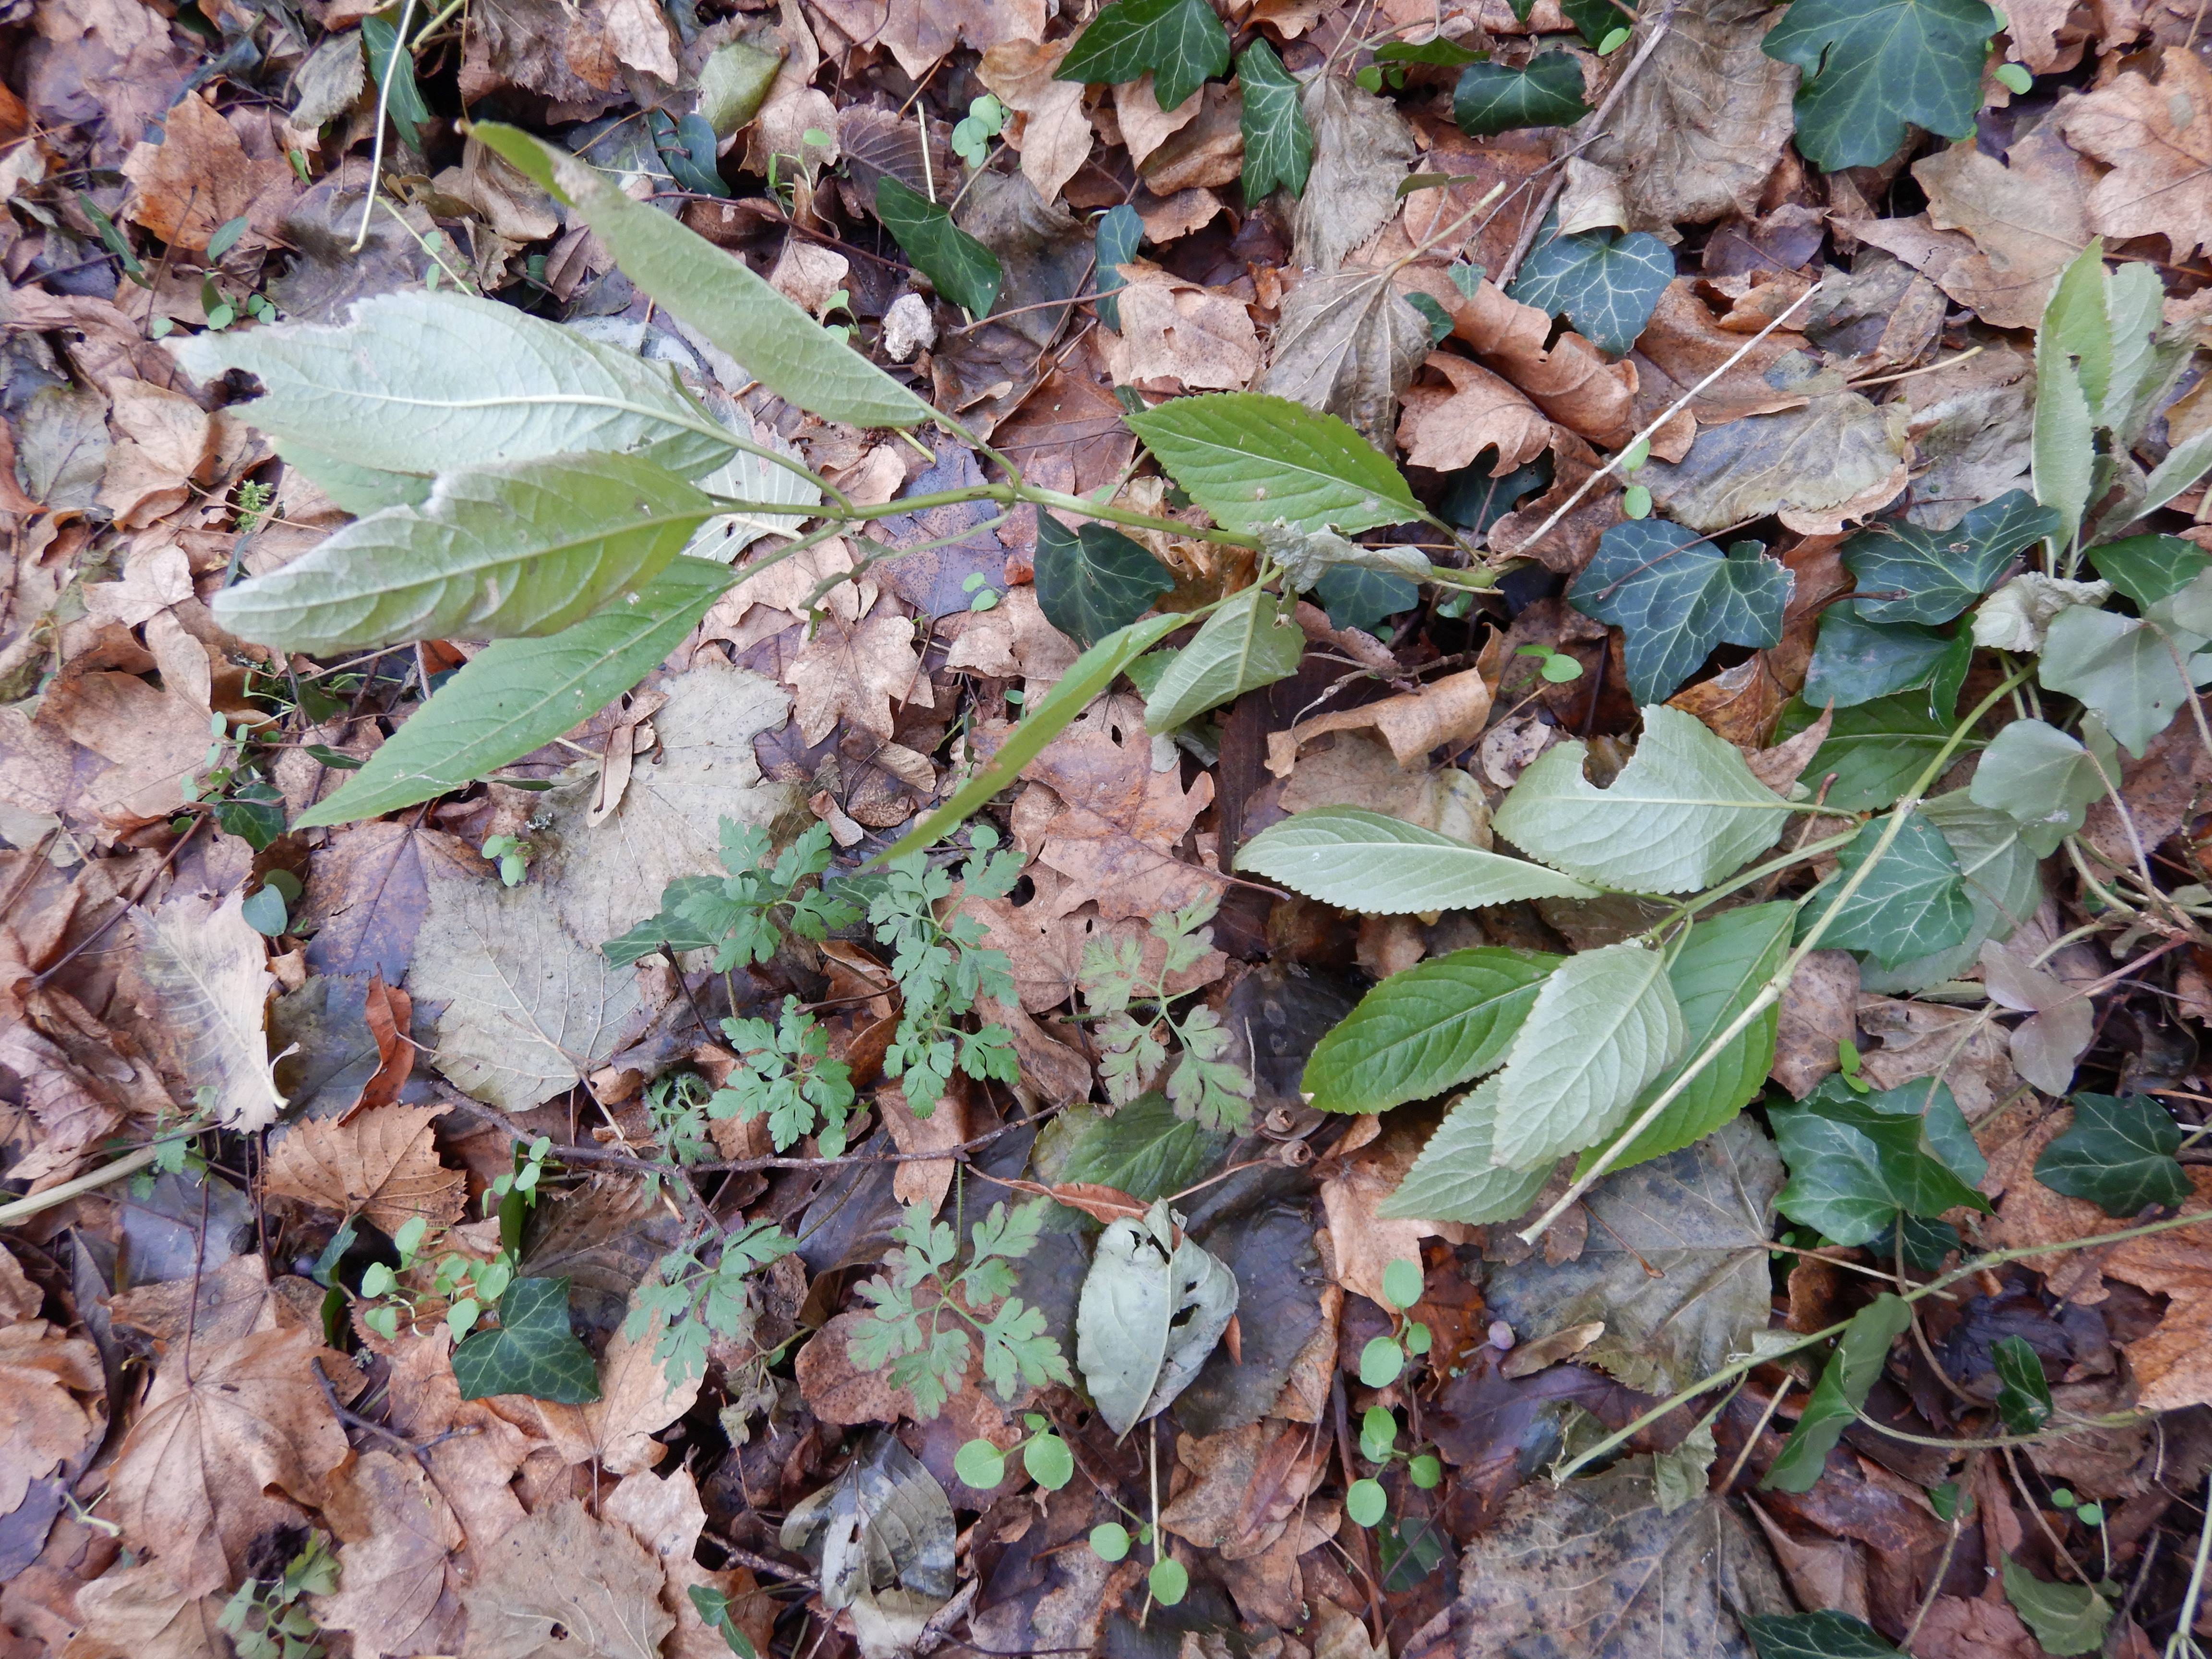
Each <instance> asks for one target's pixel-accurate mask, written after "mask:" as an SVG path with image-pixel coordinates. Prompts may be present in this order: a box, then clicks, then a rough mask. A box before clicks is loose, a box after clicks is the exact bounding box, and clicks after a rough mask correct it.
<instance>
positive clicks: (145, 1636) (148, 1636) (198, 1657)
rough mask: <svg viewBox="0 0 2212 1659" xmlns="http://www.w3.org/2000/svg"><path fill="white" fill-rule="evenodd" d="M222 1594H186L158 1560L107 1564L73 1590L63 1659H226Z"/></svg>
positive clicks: (228, 1646)
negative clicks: (72, 1627) (71, 1627)
mask: <svg viewBox="0 0 2212 1659" xmlns="http://www.w3.org/2000/svg"><path fill="white" fill-rule="evenodd" d="M228 1599H229V1598H228V1596H224V1595H187V1594H186V1593H185V1591H183V1590H181V1589H178V1588H177V1584H176V1582H175V1581H174V1580H173V1579H172V1578H171V1577H169V1575H168V1572H167V1569H166V1568H165V1567H164V1566H163V1565H162V1564H161V1562H159V1561H142V1562H140V1563H139V1564H138V1565H136V1566H131V1567H114V1568H110V1569H109V1570H108V1571H106V1572H104V1573H102V1574H101V1575H100V1577H97V1578H95V1579H94V1580H93V1581H92V1582H91V1583H88V1584H86V1585H83V1586H82V1588H80V1589H78V1590H77V1593H76V1609H75V1610H76V1616H77V1620H78V1626H77V1630H76V1634H75V1635H74V1636H72V1637H71V1638H70V1643H69V1645H68V1646H67V1647H66V1648H64V1649H63V1650H62V1651H63V1653H64V1656H65V1659H227V1656H228V1655H231V1654H233V1653H234V1652H235V1651H236V1650H234V1648H233V1647H232V1646H231V1644H230V1638H228V1636H226V1635H224V1634H223V1633H222V1631H221V1629H220V1627H219V1626H217V1625H216V1620H218V1619H220V1618H221V1617H222V1609H223V1603H224V1602H225V1601H228Z"/></svg>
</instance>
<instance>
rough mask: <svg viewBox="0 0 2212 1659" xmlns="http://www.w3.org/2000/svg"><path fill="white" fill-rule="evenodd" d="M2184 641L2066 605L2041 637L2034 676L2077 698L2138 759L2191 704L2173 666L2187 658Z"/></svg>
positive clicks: (2183, 681)
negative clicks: (2174, 718) (2184, 708)
mask: <svg viewBox="0 0 2212 1659" xmlns="http://www.w3.org/2000/svg"><path fill="white" fill-rule="evenodd" d="M2186 643H2187V641H2185V640H2176V641H2169V640H2168V639H2167V637H2166V635H2164V634H2162V633H2161V632H2160V630H2159V629H2156V628H2154V627H2153V626H2151V625H2150V624H2149V623H2146V622H2143V621H2142V620H2140V619H2139V618H2136V617H2123V616H2121V615H2119V614H2118V612H2116V611H2098V610H2095V609H2093V608H2092V607H2091V606H2088V605H2070V606H2069V607H2068V608H2067V609H2066V610H2064V611H2060V612H2059V613H2058V615H2057V617H2054V618H2053V619H2052V620H2051V630H2050V632H2049V633H2048V634H2046V635H2045V636H2044V641H2043V656H2042V659H2041V660H2040V661H2039V664H2038V665H2037V670H2036V672H2037V678H2039V679H2040V680H2041V682H2042V683H2043V685H2044V688H2045V690H2051V691H2062V692H2063V693H2065V694H2066V695H2067V696H2069V697H2075V698H2078V699H2080V701H2081V703H2082V705H2083V706H2084V707H2086V708H2088V709H2089V710H2091V711H2092V712H2093V714H2096V716H2097V717H2098V719H2100V720H2103V721H2104V723H2105V727H2106V730H2107V731H2109V732H2111V733H2112V736H2113V737H2114V738H2118V740H2119V741H2120V742H2121V743H2123V744H2125V745H2126V746H2127V748H2128V750H2129V752H2130V753H2131V754H2133V755H2135V756H2136V757H2137V758H2141V757H2142V753H2143V751H2144V750H2147V749H2148V748H2149V747H2150V740H2151V739H2152V738H2154V737H2156V736H2157V735H2158V734H2159V733H2160V732H2163V731H2165V730H2166V727H2167V726H2169V725H2171V724H2172V720H2173V717H2174V715H2175V714H2177V713H2178V712H2179V710H2180V708H2181V707H2182V705H2183V704H2184V703H2185V702H2187V701H2188V699H2189V682H2188V681H2187V680H2186V679H2185V678H2183V676H2182V671H2181V669H2180V666H2179V665H2178V664H2177V663H2176V662H2175V660H2174V659H2175V657H2176V655H2177V654H2179V655H2182V656H2184V657H2185V656H2186V655H2187V652H2186V651H2185V650H2184V649H2183V648H2182V647H2184V646H2185V644H2186ZM2191 648H2193V647H2191Z"/></svg>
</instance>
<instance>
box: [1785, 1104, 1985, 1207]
mask: <svg viewBox="0 0 2212 1659" xmlns="http://www.w3.org/2000/svg"><path fill="white" fill-rule="evenodd" d="M1767 1121H1768V1122H1769V1123H1770V1124H1771V1125H1772V1126H1773V1129H1774V1139H1775V1144H1776V1145H1777V1146H1779V1147H1780V1148H1781V1150H1782V1158H1783V1162H1784V1163H1785V1164H1788V1165H1789V1167H1790V1182H1789V1184H1788V1185H1787V1186H1785V1187H1784V1188H1783V1189H1782V1192H1781V1194H1780V1196H1779V1197H1778V1198H1777V1199H1776V1200H1775V1206H1776V1207H1777V1208H1778V1209H1779V1210H1780V1211H1781V1212H1782V1213H1783V1214H1784V1215H1786V1216H1788V1217H1789V1218H1790V1219H1791V1220H1792V1221H1795V1222H1797V1223H1799V1224H1800V1225H1803V1226H1807V1227H1812V1228H1814V1229H1816V1230H1817V1231H1819V1232H1820V1234H1821V1235H1822V1236H1823V1237H1827V1238H1830V1239H1832V1240H1834V1241H1835V1242H1836V1243H1838V1244H1866V1243H1871V1242H1872V1241H1873V1240H1875V1238H1877V1237H1881V1234H1882V1233H1883V1231H1885V1230H1886V1229H1887V1228H1888V1227H1889V1226H1890V1225H1892V1224H1893V1223H1894V1222H1895V1221H1896V1219H1897V1218H1898V1215H1899V1212H1903V1213H1904V1214H1905V1215H1907V1216H1917V1217H1921V1218H1934V1217H1936V1216H1940V1215H1942V1213H1943V1212H1945V1211H1946V1210H1952V1209H1957V1208H1960V1207H1961V1206H1963V1207H1965V1208H1967V1209H1972V1210H1982V1211H1987V1210H1988V1209H1989V1208H1990V1203H1989V1200H1987V1199H1985V1198H1984V1197H1983V1196H1982V1195H1981V1194H1979V1193H1978V1192H1977V1191H1975V1189H1974V1183H1975V1182H1978V1181H1980V1180H1981V1178H1982V1177H1983V1176H1984V1174H1986V1173H1987V1167H1988V1166H1987V1164H1985V1163H1984V1159H1983V1158H1982V1154H1981V1152H1979V1151H1978V1149H1977V1148H1976V1146H1975V1145H1974V1138H1973V1136H1972V1133H1970V1132H1969V1131H1968V1130H1967V1128H1966V1119H1965V1118H1964V1117H1963V1116H1962V1115H1960V1111H1959V1107H1958V1103H1957V1102H1956V1101H1954V1099H1953V1098H1952V1097H1951V1091H1950V1089H1949V1088H1948V1086H1947V1085H1944V1084H1942V1083H1926V1082H1923V1083H1916V1084H1911V1085H1907V1086H1905V1087H1904V1088H1900V1089H1889V1090H1885V1091H1881V1092H1879V1093H1869V1094H1864V1095H1862V1094H1857V1093H1855V1092H1854V1091H1852V1090H1850V1088H1849V1087H1848V1086H1846V1085H1844V1083H1843V1081H1842V1080H1841V1079H1838V1078H1829V1079H1826V1080H1824V1081H1823V1082H1822V1083H1821V1085H1820V1087H1819V1088H1817V1089H1815V1090H1814V1091H1813V1092H1812V1093H1811V1094H1809V1095H1808V1096H1807V1097H1805V1098H1804V1100H1803V1101H1802V1102H1801V1103H1799V1104H1797V1105H1796V1106H1792V1107H1775V1108H1772V1109H1770V1110H1769V1111H1768V1113H1767Z"/></svg>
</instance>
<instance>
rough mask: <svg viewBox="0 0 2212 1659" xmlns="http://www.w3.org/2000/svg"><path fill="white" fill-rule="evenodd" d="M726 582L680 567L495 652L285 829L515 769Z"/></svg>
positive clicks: (680, 630)
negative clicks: (549, 631) (593, 611)
mask: <svg viewBox="0 0 2212 1659" xmlns="http://www.w3.org/2000/svg"><path fill="white" fill-rule="evenodd" d="M729 585H730V573H729V572H728V571H727V570H726V569H724V568H722V567H721V566H720V565H718V564H710V563H708V562H707V561H705V560H704V559H687V558H677V559H671V560H670V561H669V562H668V565H667V567H666V568H665V569H663V570H662V571H661V573H660V574H659V575H657V576H655V577H654V578H653V580H651V581H650V582H647V584H645V586H642V587H641V588H639V589H637V590H636V597H635V600H634V601H633V600H631V599H629V597H628V596H619V597H617V599H615V601H614V602H613V603H612V604H611V605H608V607H607V608H606V609H605V610H604V611H600V612H599V614H597V615H596V616H591V617H586V618H584V620H583V621H581V622H580V623H576V624H575V625H574V627H571V628H565V629H562V630H561V632H559V633H558V634H555V635H550V637H548V638H545V639H539V640H495V641H493V642H492V643H491V644H490V645H488V646H486V647H484V648H483V650H482V651H480V652H478V653H477V654H476V655H475V656H474V657H472V658H471V659H470V660H469V661H468V662H467V663H466V664H465V665H463V667H462V669H461V671H460V672H459V673H458V674H456V675H454V676H453V678H452V679H450V680H448V681H447V682H446V684H443V685H441V686H440V687H439V688H438V690H437V691H436V692H435V694H434V695H433V696H432V697H431V698H430V700H429V702H426V703H424V704H423V705H422V708H418V709H416V711H415V713H414V714H413V715H411V716H410V718H409V720H408V721H407V723H406V724H405V725H404V726H401V727H400V728H399V729H398V731H397V732H393V733H392V735H391V736H390V737H389V738H386V739H385V740H384V746H383V747H382V748H380V749H379V750H377V751H376V752H375V753H374V755H371V756H370V757H368V765H366V766H364V767H362V769H361V770H360V771H358V772H356V773H355V774H354V775H352V776H351V777H349V778H348V779H347V780H346V782H345V787H343V788H342V789H340V790H339V791H338V792H337V793H336V794H335V795H332V796H331V798H330V799H327V800H325V801H322V802H319V803H318V804H317V805H313V806H311V807H309V808H308V809H307V811H305V812H303V813H301V815H300V817H298V818H297V819H296V820H295V822H294V823H293V826H292V827H293V828H294V829H308V828H311V827H312V826H313V825H316V824H323V823H351V822H352V821H353V820H354V819H356V818H370V817H376V816H377V815H378V814H379V813H381V812H390V811H396V810H397V809H398V808H399V807H402V806H411V805H414V804H415V803H416V801H422V800H428V799H431V798H432V797H433V796H435V795H442V794H444V793H446V792H447V791H448V790H451V789H458V788H459V787H461V786H462V785H464V784H465V783H470V782H472V781H475V780H476V779H477V778H480V777H482V776H483V775H485V774H486V773H488V772H491V771H494V770H495V769H498V768H500V767H501V766H504V765H506V764H507V763H508V762H509V761H512V760H519V759H520V758H521V757H523V756H525V755H526V754H528V753H529V752H530V751H531V750H533V749H536V748H538V747H539V746H540V745H541V744H548V743H550V742H552V741H553V739H554V738H557V737H559V736H560V735H561V734H562V732H566V731H568V730H569V729H570V728H571V727H572V726H580V725H581V724H582V723H583V722H584V721H585V720H589V719H590V718H591V717H592V715H593V714H597V713H599V710H600V709H602V708H605V707H606V706H607V704H608V703H610V702H613V701H614V700H615V699H616V698H617V697H618V696H621V695H622V694H623V692H625V691H627V690H629V688H630V687H632V686H633V685H635V684H637V683H638V681H640V680H641V679H643V678H645V676H646V675H647V673H648V672H650V671H652V669H653V666H654V665H656V664H658V663H659V661H660V659H662V658H664V657H665V656H666V655H667V654H668V653H670V652H671V651H673V650H674V649H675V648H676V647H678V646H679V645H681V644H682V643H683V642H684V636H685V635H688V634H689V633H690V631H691V629H693V628H694V627H695V626H696V625H697V623H698V621H699V618H700V617H703V616H705V615H706V614H707V611H708V607H710V606H711V605H713V604H714V601H715V600H716V599H719V598H720V597H721V595H722V592H723V590H724V589H726V587H728V586H729Z"/></svg>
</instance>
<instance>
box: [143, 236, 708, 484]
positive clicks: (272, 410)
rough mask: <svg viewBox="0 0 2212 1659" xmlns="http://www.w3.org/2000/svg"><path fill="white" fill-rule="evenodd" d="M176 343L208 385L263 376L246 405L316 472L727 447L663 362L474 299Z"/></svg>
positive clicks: (403, 298) (243, 411)
mask: <svg viewBox="0 0 2212 1659" xmlns="http://www.w3.org/2000/svg"><path fill="white" fill-rule="evenodd" d="M644 211H646V212H648V213H650V212H652V210H651V209H649V208H648V209H645V210H644ZM653 216H654V217H655V218H659V217H660V216H659V215H658V214H654V215H653ZM686 234H689V233H688V232H687V233H686ZM173 350H174V351H175V354H176V357H177V361H178V362H179V363H181V364H183V365H184V368H185V371H186V372H187V373H188V374H192V375H194V376H195V377H197V379H199V380H214V379H215V378H216V376H218V375H220V374H223V373H224V372H225V371H226V370H228V369H239V370H242V371H243V372H244V373H246V374H251V375H252V376H254V377H255V378H256V379H257V380H259V381H260V382H261V385H262V388H263V391H262V395H261V396H260V397H258V398H255V399H254V400H253V401H252V402H251V403H247V404H240V405H235V406H234V412H235V413H237V414H239V415H240V416H244V417H245V418H246V420H248V421H250V422H252V423H253V425H255V426H256V427H258V428H260V429H261V430H262V431H264V432H265V433H267V434H268V435H270V437H272V438H274V439H276V441H277V442H278V444H279V446H280V447H283V449H284V451H285V453H287V455H288V456H289V455H291V454H292V453H294V452H295V450H296V451H302V452H307V456H306V459H307V471H309V472H310V473H311V474H313V475H314V476H316V477H321V476H322V474H323V471H324V469H323V468H322V467H319V466H318V465H315V461H316V459H319V458H320V459H330V458H342V459H336V465H337V467H338V468H339V469H341V470H342V471H343V472H344V473H346V474H347V475H349V476H356V477H358V478H359V479H360V480H361V481H362V484H363V486H364V487H367V486H368V485H371V484H374V487H375V488H376V489H386V490H388V489H389V485H388V484H386V483H376V481H375V477H374V475H376V474H378V473H397V474H402V475H407V476H409V477H416V478H420V479H423V480H428V479H429V478H430V477H435V475H437V474H439V473H441V472H453V471H461V470H463V469H465V468H468V467H480V466H499V465H506V464H508V463H512V462H515V461H526V460H534V459H538V458H540V457H544V456H549V455H574V454H581V453H586V452H587V451H591V450H628V451H642V452H644V453H647V454H650V455H651V456H652V457H653V459H655V460H658V461H659V462H660V463H661V464H662V465H665V466H667V467H669V468H671V470H673V471H678V472H681V473H684V474H685V475H687V476H690V475H691V474H695V473H697V472H700V471H705V470H706V469H707V468H708V467H710V466H714V465H719V464H720V462H721V461H722V460H723V459H726V457H727V456H728V454H729V453H730V446H728V445H727V444H724V443H718V442H717V441H715V440H714V436H713V434H712V422H709V421H708V419H707V418H706V416H704V415H702V413H701V412H700V410H699V409H698V407H697V406H696V404H693V403H692V402H691V400H690V398H687V397H685V396H684V392H683V389H682V387H681V386H678V383H677V380H676V376H675V373H674V371H673V370H671V368H669V367H668V365H667V364H665V363H648V362H644V361H643V360H642V359H641V358H637V357H633V356H629V355H628V354H627V353H624V352H622V351H617V349H614V348H613V347H612V346H609V345H603V344H601V343H599V342H597V341H595V340H589V339H586V338H585V337H583V336H582V335H580V334H578V333H575V332H574V331H571V330H568V329H565V328H562V326H561V325H559V324H557V323H549V322H546V321H545V320H544V319H542V318H538V317H532V316H531V315H530V314H529V313H526V312H521V311H518V310H516V309H515V308H514V307H512V306H503V305H500V304H498V303H496V302H495V301H490V300H478V299H474V298H471V297H470V296H468V295H459V294H422V293H412V294H380V295H375V296H374V297H373V298H371V299H367V300H358V301H355V302H354V305H353V308H352V309H351V310H350V311H349V313H347V319H346V321H344V322H343V323H340V324H336V325H325V324H320V323H283V324H279V325H276V326H275V327H273V328H254V329H244V330H237V331H233V330H229V329H226V330H224V331H222V332H221V333H203V334H195V335H193V336H192V337H191V338H190V339H187V340H184V341H181V342H179V343H178V344H177V345H176V346H175V347H173ZM699 428H708V429H707V430H703V431H702V430H700V429H699ZM421 488H422V491H423V493H427V489H428V486H427V483H426V484H424V485H422V487H421ZM341 489H343V485H342V486H341ZM420 498H421V497H420V495H417V496H416V499H420ZM392 499H395V498H394V497H392V495H389V494H380V495H376V496H375V498H374V503H373V505H374V506H382V505H385V504H386V501H390V500H392ZM350 510H354V509H353V508H351V507H349V511H350Z"/></svg>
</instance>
